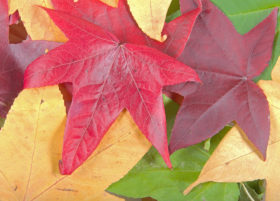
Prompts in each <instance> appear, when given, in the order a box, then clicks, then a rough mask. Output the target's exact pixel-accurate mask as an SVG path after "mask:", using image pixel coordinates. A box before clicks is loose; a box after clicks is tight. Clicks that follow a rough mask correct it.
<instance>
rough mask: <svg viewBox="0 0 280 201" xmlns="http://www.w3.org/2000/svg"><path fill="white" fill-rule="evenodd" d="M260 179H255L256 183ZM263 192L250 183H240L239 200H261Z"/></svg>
mask: <svg viewBox="0 0 280 201" xmlns="http://www.w3.org/2000/svg"><path fill="white" fill-rule="evenodd" d="M257 182H258V181H254V182H253V184H256V183H257ZM262 199H263V193H260V194H258V193H257V192H256V191H255V189H254V188H253V187H251V185H250V183H249V182H248V183H240V198H239V201H261V200H262Z"/></svg>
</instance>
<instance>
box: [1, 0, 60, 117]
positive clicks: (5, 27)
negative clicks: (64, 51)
mask: <svg viewBox="0 0 280 201" xmlns="http://www.w3.org/2000/svg"><path fill="white" fill-rule="evenodd" d="M0 27H1V29H0V116H1V117H5V116H6V114H7V112H8V110H9V108H10V106H11V104H12V103H13V100H14V98H15V97H16V96H17V94H18V92H19V91H20V90H21V89H22V87H23V73H24V70H25V68H26V67H27V65H28V64H30V63H31V62H32V61H33V60H34V59H36V58H37V57H38V56H40V55H43V54H44V53H45V50H46V49H52V48H54V47H56V46H57V45H58V44H57V43H52V42H47V41H31V40H28V41H24V42H23V43H20V44H9V19H8V5H7V0H0Z"/></svg>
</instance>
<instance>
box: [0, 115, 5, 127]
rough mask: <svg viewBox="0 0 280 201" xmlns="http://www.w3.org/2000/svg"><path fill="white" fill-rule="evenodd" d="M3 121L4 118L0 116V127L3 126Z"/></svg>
mask: <svg viewBox="0 0 280 201" xmlns="http://www.w3.org/2000/svg"><path fill="white" fill-rule="evenodd" d="M4 123H5V119H4V118H2V117H0V128H2V127H3V126H4Z"/></svg>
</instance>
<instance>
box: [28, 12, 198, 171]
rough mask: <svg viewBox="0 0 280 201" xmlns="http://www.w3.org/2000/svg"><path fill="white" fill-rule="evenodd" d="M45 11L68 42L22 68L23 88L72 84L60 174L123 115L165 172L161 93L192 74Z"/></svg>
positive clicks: (84, 23)
mask: <svg viewBox="0 0 280 201" xmlns="http://www.w3.org/2000/svg"><path fill="white" fill-rule="evenodd" d="M108 8H109V7H108ZM46 11H47V12H48V14H49V15H50V17H51V18H52V19H53V21H54V22H55V23H56V24H57V26H58V27H59V28H60V29H61V30H62V31H63V32H64V33H65V35H66V36H67V37H68V38H69V41H68V42H67V43H66V44H64V45H62V46H60V47H58V48H56V49H54V50H52V51H50V52H49V53H48V54H47V55H46V56H42V57H41V58H39V59H38V60H36V61H35V62H33V63H32V64H31V65H30V66H29V67H28V68H27V70H26V73H25V87H28V88H29V87H40V86H47V85H54V84H59V83H66V82H71V83H72V84H73V101H72V104H71V106H70V110H69V113H68V119H67V125H66V131H65V132H66V133H65V137H64V147H63V154H62V162H61V164H60V170H61V173H62V174H71V173H72V172H73V171H74V170H75V169H76V168H77V167H79V166H80V165H81V164H82V163H83V162H84V161H85V160H86V159H87V158H88V157H89V155H90V154H91V153H92V152H93V151H94V150H95V148H96V147H97V145H98V144H99V142H100V140H101V139H102V137H103V136H104V134H105V133H106V131H107V130H108V128H109V127H110V126H111V124H112V123H113V122H114V120H115V119H116V118H117V116H118V115H119V113H120V112H121V111H122V110H123V109H127V110H128V111H129V112H130V114H131V116H132V117H133V119H134V121H135V122H136V124H137V125H138V126H139V128H140V130H141V131H142V132H143V133H144V134H145V136H146V137H147V138H148V139H149V140H150V141H151V143H152V144H153V145H154V146H155V147H156V148H157V150H158V151H159V153H160V154H161V155H162V156H163V158H164V160H165V162H166V163H167V165H168V166H169V167H171V163H170V160H169V153H168V145H167V138H166V122H165V121H166V120H165V113H164V107H163V101H162V87H163V86H165V85H173V84H177V83H181V82H186V81H198V80H199V78H198V77H197V75H196V73H195V72H194V71H193V70H192V69H191V68H189V67H188V66H186V65H184V64H182V63H180V62H178V61H177V60H175V59H174V58H172V57H169V56H167V55H165V54H163V53H161V52H159V51H157V50H156V49H152V48H150V47H146V46H143V45H136V44H132V43H127V42H126V38H124V37H123V36H122V35H121V36H120V37H121V39H122V40H119V39H118V37H117V36H115V35H113V34H112V33H110V32H108V31H107V30H104V29H102V28H101V27H99V26H97V25H95V24H93V23H90V22H88V21H85V20H83V19H81V18H77V17H73V16H71V15H69V14H67V13H64V12H60V11H54V10H49V9H46ZM103 14H104V13H103ZM105 14H106V13H105ZM107 14H108V13H107ZM112 26H113V25H112ZM116 26H118V24H116ZM131 40H132V39H131ZM132 146H133V145H132Z"/></svg>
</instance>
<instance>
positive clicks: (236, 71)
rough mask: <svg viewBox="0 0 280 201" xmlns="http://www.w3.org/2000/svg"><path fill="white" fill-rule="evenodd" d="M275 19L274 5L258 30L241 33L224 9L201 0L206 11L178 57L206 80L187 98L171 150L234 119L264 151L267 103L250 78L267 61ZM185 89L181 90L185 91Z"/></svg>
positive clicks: (266, 132) (210, 135)
mask: <svg viewBox="0 0 280 201" xmlns="http://www.w3.org/2000/svg"><path fill="white" fill-rule="evenodd" d="M185 2H187V3H189V1H184V0H182V1H181V3H182V9H183V10H185V9H188V8H185V6H187V7H188V6H190V5H189V4H185ZM276 24H277V9H274V10H273V11H272V13H271V14H270V15H269V16H268V17H267V18H266V19H265V20H264V21H263V22H261V23H260V24H259V25H257V26H256V27H255V28H254V29H252V30H251V31H250V32H248V33H247V34H245V35H240V34H239V33H237V31H236V30H235V28H234V26H233V25H232V23H231V22H230V20H229V19H228V18H227V17H226V16H225V15H224V14H223V13H222V11H220V10H219V9H218V8H217V7H216V6H214V4H213V3H211V2H210V1H209V0H203V11H202V13H201V14H200V16H199V17H198V19H197V21H196V24H195V26H194V29H193V32H192V34H191V37H190V40H189V41H188V43H187V46H186V48H185V50H184V51H183V53H182V55H181V56H180V57H179V60H180V61H182V62H183V63H185V64H188V65H190V66H192V67H193V68H194V69H195V70H196V71H197V73H198V74H199V76H200V78H201V79H202V81H203V85H202V86H201V87H199V89H198V90H197V91H196V92H195V93H192V94H191V95H186V96H185V98H184V101H183V103H182V106H181V108H180V111H179V112H178V115H177V118H176V122H175V125H174V128H173V132H172V136H171V141H170V150H171V152H174V151H176V150H177V149H180V148H183V147H187V146H190V145H193V144H196V143H199V142H201V141H203V140H205V139H207V138H209V137H212V136H213V135H214V134H215V133H217V132H218V131H219V130H220V129H222V128H223V127H224V126H225V125H226V124H228V123H230V122H231V121H234V120H235V121H236V122H237V123H238V124H239V125H240V126H241V128H242V129H243V130H244V132H245V133H246V134H247V136H248V138H249V139H250V140H251V141H252V142H253V144H254V145H255V146H256V147H257V148H258V149H259V150H260V152H261V153H262V154H263V156H264V157H265V156H266V148H267V143H268V138H269V131H270V125H269V110H268V103H267V100H266V97H265V95H264V94H263V92H262V90H261V89H260V88H259V87H258V86H257V85H256V84H255V83H254V82H253V81H252V79H253V78H254V77H256V76H258V75H260V73H261V72H262V71H263V70H264V69H265V67H267V65H268V64H269V61H270V58H271V54H272V47H273V40H274V35H275V28H276ZM187 87H188V85H186V87H185V88H187ZM185 88H184V87H183V89H184V90H186V89H185ZM184 90H182V89H181V90H178V91H177V93H179V94H181V95H184V94H185V91H184Z"/></svg>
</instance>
